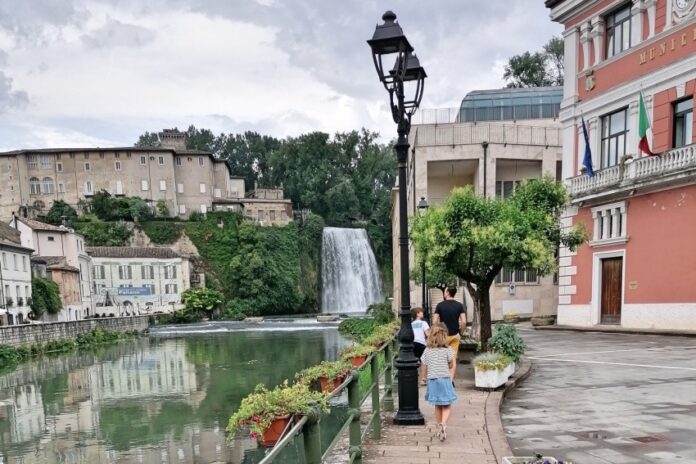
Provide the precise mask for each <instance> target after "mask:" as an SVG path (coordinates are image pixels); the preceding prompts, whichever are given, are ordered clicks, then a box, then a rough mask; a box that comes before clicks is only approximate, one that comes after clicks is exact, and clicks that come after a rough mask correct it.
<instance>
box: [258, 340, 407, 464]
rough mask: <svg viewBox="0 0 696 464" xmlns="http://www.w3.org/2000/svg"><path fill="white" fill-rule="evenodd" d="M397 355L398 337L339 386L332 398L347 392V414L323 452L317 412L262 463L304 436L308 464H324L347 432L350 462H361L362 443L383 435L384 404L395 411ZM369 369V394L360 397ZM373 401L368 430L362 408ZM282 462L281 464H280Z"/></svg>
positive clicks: (269, 460)
mask: <svg viewBox="0 0 696 464" xmlns="http://www.w3.org/2000/svg"><path fill="white" fill-rule="evenodd" d="M382 353H383V354H384V367H383V368H382V369H381V370H380V367H379V360H380V355H381V354H382ZM395 353H396V338H394V339H393V340H392V341H391V342H389V343H385V344H384V345H382V346H381V347H380V348H379V349H378V350H377V351H375V352H374V353H372V354H371V355H370V356H368V358H367V359H366V360H365V362H364V363H363V364H362V365H361V366H359V367H358V368H356V369H354V370H353V371H352V372H351V374H350V375H349V376H348V377H346V379H345V380H344V381H343V383H341V385H339V386H338V387H337V388H336V389H335V390H334V391H333V392H331V394H330V395H329V397H330V398H333V397H337V396H339V395H340V394H342V392H343V391H344V390H345V389H347V390H348V414H347V416H348V417H347V419H346V420H345V421H344V422H343V424H342V425H341V427H340V429H339V430H338V432H337V433H336V435H335V436H334V438H333V440H332V441H331V443H330V444H329V445H328V446H327V448H326V450H324V452H323V453H322V446H321V428H320V427H321V425H320V420H319V419H320V417H321V412H320V411H319V410H318V409H315V410H314V411H313V412H312V413H310V414H308V415H305V416H302V418H300V420H299V421H297V423H295V425H294V426H293V427H292V428H291V429H290V430H289V431H288V432H287V433H286V434H285V436H284V437H283V438H282V439H281V440H280V441H278V443H276V444H275V446H274V447H273V448H272V449H271V450H270V451H269V452H268V454H267V455H266V456H265V457H264V458H263V459H262V460H261V462H260V463H259V464H270V463H272V462H275V459H277V458H278V457H279V456H280V454H281V452H282V451H283V450H284V449H285V448H286V447H287V446H288V445H289V444H290V443H291V442H292V441H293V439H294V438H295V437H296V436H298V435H300V434H302V440H303V444H304V456H303V457H304V462H305V464H321V463H323V462H326V459H327V458H329V456H331V453H332V452H333V451H334V449H335V448H336V445H337V444H338V442H339V440H340V439H341V437H342V436H343V434H344V433H345V432H346V430H347V431H348V443H349V445H348V450H347V451H348V463H356V464H360V463H362V443H363V440H364V439H365V437H366V436H367V434H368V433H370V435H371V437H372V439H375V440H378V439H380V438H381V436H382V429H381V423H380V412H381V404H384V410H385V411H393V410H394V398H393V396H392V391H393V380H394V371H393V369H394V367H393V365H394V357H395ZM367 366H369V368H370V374H371V380H370V386H369V388H367V391H366V392H364V394H362V395H361V393H362V392H361V391H360V385H359V377H360V372H362V371H363V369H365V368H366V367H367ZM380 379H383V382H384V383H383V385H384V395H383V396H382V398H380ZM368 399H370V400H371V410H370V415H369V420H368V421H367V423H366V426H365V429H362V427H361V423H360V416H361V409H362V406H363V404H364V403H365V402H366V401H367V400H368ZM278 462H280V461H278Z"/></svg>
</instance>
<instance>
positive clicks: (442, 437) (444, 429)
mask: <svg viewBox="0 0 696 464" xmlns="http://www.w3.org/2000/svg"><path fill="white" fill-rule="evenodd" d="M440 425H441V426H442V433H441V434H440V441H445V440H447V426H446V425H445V424H440Z"/></svg>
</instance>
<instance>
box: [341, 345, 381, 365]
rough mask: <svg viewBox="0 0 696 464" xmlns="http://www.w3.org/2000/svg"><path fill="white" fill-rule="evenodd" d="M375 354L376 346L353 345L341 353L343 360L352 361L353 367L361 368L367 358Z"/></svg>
mask: <svg viewBox="0 0 696 464" xmlns="http://www.w3.org/2000/svg"><path fill="white" fill-rule="evenodd" d="M374 352H375V347H374V346H370V345H351V346H348V347H346V348H344V349H343V351H341V359H343V360H346V361H350V363H351V364H352V365H353V367H360V366H362V365H363V364H364V363H365V361H366V360H367V357H368V356H369V355H371V354H372V353H374Z"/></svg>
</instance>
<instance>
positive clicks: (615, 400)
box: [502, 327, 696, 464]
mask: <svg viewBox="0 0 696 464" xmlns="http://www.w3.org/2000/svg"><path fill="white" fill-rule="evenodd" d="M520 329H521V334H522V336H523V337H524V338H525V340H526V342H527V345H528V347H529V349H528V352H527V355H528V356H529V357H530V358H531V359H532V362H533V363H534V372H533V375H531V376H530V377H529V378H528V379H527V380H525V381H524V382H522V384H521V385H520V386H519V387H517V389H515V390H514V391H513V392H511V393H510V394H509V396H507V398H506V399H505V403H504V405H503V414H502V419H503V425H504V427H505V430H506V432H507V433H508V438H509V441H510V445H511V446H512V450H513V452H514V454H515V455H518V456H522V455H525V454H526V455H529V454H531V453H532V452H535V451H536V452H540V453H544V454H547V455H552V456H556V457H558V458H566V459H571V460H573V462H577V463H580V464H607V463H615V464H631V463H635V464H638V463H641V464H644V463H666V462H669V463H675V462H679V463H696V440H694V437H696V340H694V339H693V338H686V337H667V336H661V335H637V334H623V333H618V334H608V333H577V332H568V331H551V330H545V331H535V330H533V329H532V328H531V327H528V328H526V329H525V328H524V327H520Z"/></svg>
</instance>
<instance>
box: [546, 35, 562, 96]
mask: <svg viewBox="0 0 696 464" xmlns="http://www.w3.org/2000/svg"><path fill="white" fill-rule="evenodd" d="M544 55H545V56H546V64H547V69H548V72H549V74H550V75H553V85H563V73H564V71H565V68H564V57H565V45H564V43H563V39H561V38H560V37H552V38H551V40H549V41H548V42H547V43H546V44H545V45H544Z"/></svg>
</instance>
